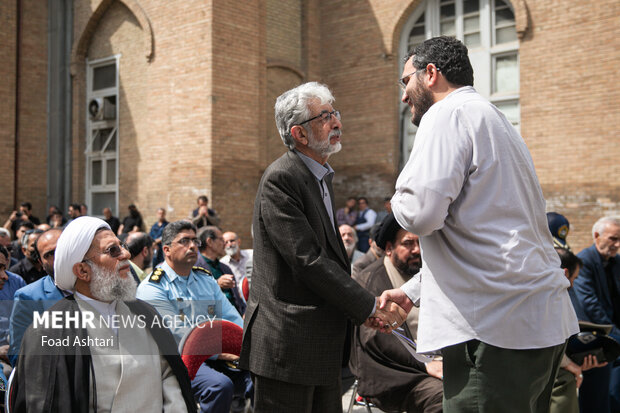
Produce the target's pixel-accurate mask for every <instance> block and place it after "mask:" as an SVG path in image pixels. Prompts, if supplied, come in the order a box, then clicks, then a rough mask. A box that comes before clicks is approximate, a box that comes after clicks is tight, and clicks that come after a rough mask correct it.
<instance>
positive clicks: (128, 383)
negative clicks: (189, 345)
mask: <svg viewBox="0 0 620 413" xmlns="http://www.w3.org/2000/svg"><path fill="white" fill-rule="evenodd" d="M76 302H77V303H78V306H79V307H80V311H92V312H94V313H95V317H96V318H95V322H94V325H95V327H96V328H95V329H92V328H90V327H87V329H86V330H87V334H88V337H89V338H91V339H95V338H99V339H100V340H99V342H100V343H104V344H103V345H94V346H90V352H91V356H92V362H93V370H94V372H95V383H96V389H97V411H96V412H97V413H107V412H115V413H116V412H132V413H133V412H170V413H176V412H187V406H186V404H185V401H184V399H183V394H182V393H181V388H180V386H179V382H178V380H177V378H176V376H175V375H174V373H173V372H172V369H171V368H170V365H169V364H168V361H167V360H166V359H165V358H164V357H162V356H161V355H160V353H159V348H158V346H157V343H156V342H155V340H154V339H153V337H152V336H151V334H150V333H149V331H148V330H147V329H146V328H136V327H134V328H131V327H129V326H127V327H124V326H123V324H122V323H120V325H119V323H117V328H108V327H107V326H106V325H105V324H101V325H100V323H99V314H101V315H102V316H103V317H104V318H105V319H106V320H112V318H113V317H114V316H115V315H118V316H120V317H121V318H125V319H129V317H132V316H134V314H133V313H132V312H131V310H129V307H127V305H126V304H125V303H123V302H112V303H104V302H101V301H97V300H93V299H91V298H88V297H86V296H84V295H82V294H79V293H76ZM117 319H118V318H117ZM108 325H109V326H110V327H112V326H113V325H114V323H110V321H108ZM108 344H113V345H108ZM93 402H94V400H93V394H91V395H90V408H89V411H91V412H94V411H95V410H94V403H93Z"/></svg>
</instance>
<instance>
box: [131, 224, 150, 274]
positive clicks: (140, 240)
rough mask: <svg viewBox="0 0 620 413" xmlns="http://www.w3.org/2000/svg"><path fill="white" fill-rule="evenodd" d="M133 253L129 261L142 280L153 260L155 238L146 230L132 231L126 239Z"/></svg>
mask: <svg viewBox="0 0 620 413" xmlns="http://www.w3.org/2000/svg"><path fill="white" fill-rule="evenodd" d="M125 243H126V244H127V249H128V250H129V253H130V254H131V259H130V260H129V263H130V264H131V267H132V268H133V271H134V272H135V273H136V275H137V276H138V279H139V280H140V281H142V280H144V279H145V278H146V276H147V273H146V272H145V270H146V269H147V268H149V267H150V266H151V262H152V260H153V239H152V238H151V237H150V236H149V235H148V234H147V233H145V232H131V233H129V235H128V236H127V240H126V241H125Z"/></svg>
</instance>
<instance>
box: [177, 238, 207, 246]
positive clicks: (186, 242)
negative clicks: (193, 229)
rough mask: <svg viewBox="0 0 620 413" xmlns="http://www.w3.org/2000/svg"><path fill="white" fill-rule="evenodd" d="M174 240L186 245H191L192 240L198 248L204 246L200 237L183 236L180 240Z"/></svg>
mask: <svg viewBox="0 0 620 413" xmlns="http://www.w3.org/2000/svg"><path fill="white" fill-rule="evenodd" d="M172 242H176V243H177V244H179V245H183V246H184V247H189V244H190V243H192V242H193V243H194V245H195V246H196V247H197V248H200V247H201V246H202V241H200V240H199V239H198V238H181V239H180V240H178V241H172Z"/></svg>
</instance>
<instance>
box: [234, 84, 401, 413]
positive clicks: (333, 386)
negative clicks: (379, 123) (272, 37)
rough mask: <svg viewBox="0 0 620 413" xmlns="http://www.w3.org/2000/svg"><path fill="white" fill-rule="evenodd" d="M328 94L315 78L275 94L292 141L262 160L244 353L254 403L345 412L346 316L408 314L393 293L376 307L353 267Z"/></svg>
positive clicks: (337, 128)
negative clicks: (338, 205) (337, 203)
mask: <svg viewBox="0 0 620 413" xmlns="http://www.w3.org/2000/svg"><path fill="white" fill-rule="evenodd" d="M333 101H334V98H333V96H332V94H331V92H330V91H329V89H328V88H327V87H326V86H324V85H321V84H318V83H316V82H310V83H306V84H303V85H301V86H298V87H296V88H294V89H292V90H289V91H287V92H285V93H284V94H282V95H281V96H280V97H279V98H278V99H277V101H276V105H275V117H276V124H277V126H278V130H279V132H280V135H281V137H282V140H283V141H284V144H285V145H286V146H287V147H288V148H289V151H288V152H287V153H285V154H284V155H282V156H281V157H280V158H279V159H277V160H276V161H275V162H274V163H272V164H271V165H270V166H269V167H268V168H267V170H266V171H265V173H264V174H263V177H262V179H261V182H260V184H259V188H258V193H257V195H256V201H255V202H254V219H253V225H254V228H253V230H254V272H253V274H252V291H251V293H250V299H249V302H248V307H247V310H246V315H245V326H244V327H245V328H244V337H243V347H242V352H241V360H240V361H241V363H240V364H241V367H242V368H244V369H248V370H250V371H251V372H252V374H253V378H254V386H255V403H254V412H255V413H262V412H269V413H277V412H321V413H331V412H341V411H342V402H341V400H342V399H341V394H340V387H341V386H340V372H341V366H342V365H343V361H345V360H344V359H348V356H345V355H344V351H343V350H344V348H345V341H347V340H346V338H347V337H348V336H349V335H350V333H349V331H350V330H349V326H348V321H347V319H349V320H351V321H353V322H354V323H355V324H357V325H359V324H362V323H364V322H368V323H369V324H370V321H367V320H368V319H369V317H371V316H374V317H377V318H380V319H381V324H382V325H384V326H387V328H385V330H387V331H389V330H390V329H391V328H393V327H395V326H397V325H400V324H401V323H402V322H403V320H404V318H405V315H404V312H402V311H400V312H399V310H401V309H400V308H399V307H398V306H396V305H395V304H393V303H391V304H390V311H385V312H383V311H382V310H378V307H377V306H376V299H375V297H374V296H373V295H372V294H370V293H369V292H367V291H366V290H364V289H363V288H362V287H361V286H360V285H359V284H357V283H356V282H355V281H354V280H353V279H351V277H350V273H349V266H350V264H349V260H348V258H347V254H346V251H345V248H344V245H343V244H342V240H341V239H340V236H339V235H338V230H337V228H336V225H335V222H334V221H335V219H334V218H335V212H334V202H333V201H334V195H333V189H332V184H331V182H332V177H333V173H334V172H333V169H332V168H331V167H330V166H329V164H328V163H327V158H328V157H329V156H330V155H331V154H332V153H335V152H338V151H339V150H340V148H341V145H340V134H341V128H342V124H341V123H340V113H339V112H338V111H335V110H334V108H333V107H332V102H333ZM347 348H348V347H347Z"/></svg>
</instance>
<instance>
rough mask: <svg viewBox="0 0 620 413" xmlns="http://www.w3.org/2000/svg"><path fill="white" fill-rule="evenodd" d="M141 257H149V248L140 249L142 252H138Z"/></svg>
mask: <svg viewBox="0 0 620 413" xmlns="http://www.w3.org/2000/svg"><path fill="white" fill-rule="evenodd" d="M140 253H141V254H142V256H144V257H146V256H148V255H149V247H144V248H142V252H140Z"/></svg>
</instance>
